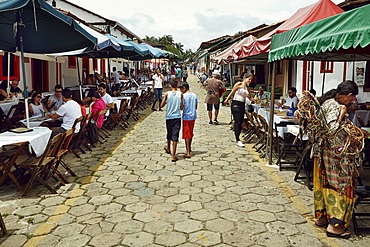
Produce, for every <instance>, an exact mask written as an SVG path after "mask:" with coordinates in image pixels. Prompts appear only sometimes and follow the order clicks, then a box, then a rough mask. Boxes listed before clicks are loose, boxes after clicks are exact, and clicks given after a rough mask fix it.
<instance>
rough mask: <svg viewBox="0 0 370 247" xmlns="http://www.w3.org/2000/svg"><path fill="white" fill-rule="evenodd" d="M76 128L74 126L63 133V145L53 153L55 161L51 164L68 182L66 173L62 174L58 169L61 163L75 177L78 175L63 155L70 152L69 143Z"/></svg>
mask: <svg viewBox="0 0 370 247" xmlns="http://www.w3.org/2000/svg"><path fill="white" fill-rule="evenodd" d="M74 131H75V128H72V129H70V130H68V131H66V132H65V133H64V134H63V135H64V136H63V138H62V141H60V142H61V145H60V147H59V148H57V149H55V150H54V153H53V154H51V155H52V156H53V157H55V162H53V163H52V164H51V169H52V170H53V171H54V172H55V173H56V174H57V175H58V176H59V178H60V179H61V180H62V181H63V182H64V183H68V180H67V179H66V178H65V174H64V175H63V174H61V173H60V172H59V170H58V166H59V164H60V165H61V166H62V167H63V168H64V169H65V170H66V171H67V172H68V173H69V174H71V175H72V176H73V177H75V176H76V174H75V173H74V172H73V171H72V170H71V169H70V168H69V167H68V166H67V164H66V163H65V162H64V161H63V159H62V157H63V155H65V154H66V153H67V152H68V148H69V145H70V143H71V140H72V138H73V134H74Z"/></svg>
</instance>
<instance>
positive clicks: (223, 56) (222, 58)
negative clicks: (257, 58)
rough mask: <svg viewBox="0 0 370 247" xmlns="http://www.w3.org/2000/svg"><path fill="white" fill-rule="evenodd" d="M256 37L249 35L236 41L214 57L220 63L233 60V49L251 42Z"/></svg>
mask: <svg viewBox="0 0 370 247" xmlns="http://www.w3.org/2000/svg"><path fill="white" fill-rule="evenodd" d="M255 39H256V38H255V37H254V36H253V35H249V36H247V37H245V38H243V39H242V40H240V41H238V42H235V43H234V44H232V45H230V46H229V47H228V48H226V49H225V50H224V51H223V52H221V53H220V54H218V55H217V56H215V57H214V58H213V60H215V61H216V62H217V63H218V64H221V63H226V62H230V60H232V56H233V49H234V48H235V49H237V47H242V46H243V45H246V44H249V43H251V42H253V41H254V40H255Z"/></svg>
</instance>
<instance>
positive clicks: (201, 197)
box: [191, 193, 215, 202]
mask: <svg viewBox="0 0 370 247" xmlns="http://www.w3.org/2000/svg"><path fill="white" fill-rule="evenodd" d="M214 199H215V196H214V195H210V194H207V193H197V194H193V195H191V200H193V201H199V202H210V201H213V200H214Z"/></svg>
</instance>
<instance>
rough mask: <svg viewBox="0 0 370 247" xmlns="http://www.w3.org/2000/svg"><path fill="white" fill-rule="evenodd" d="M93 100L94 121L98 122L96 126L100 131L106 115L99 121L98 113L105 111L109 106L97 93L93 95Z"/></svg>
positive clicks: (100, 117)
mask: <svg viewBox="0 0 370 247" xmlns="http://www.w3.org/2000/svg"><path fill="white" fill-rule="evenodd" d="M91 99H92V100H93V102H92V103H91V104H90V111H91V112H93V113H94V116H93V119H94V120H95V121H96V126H97V127H98V128H99V129H100V128H101V127H102V126H103V123H104V114H102V115H100V116H99V119H98V112H100V111H102V110H105V109H106V108H107V106H106V104H105V102H104V100H103V99H102V98H101V96H100V94H99V93H98V92H97V91H94V92H93V93H92V94H91Z"/></svg>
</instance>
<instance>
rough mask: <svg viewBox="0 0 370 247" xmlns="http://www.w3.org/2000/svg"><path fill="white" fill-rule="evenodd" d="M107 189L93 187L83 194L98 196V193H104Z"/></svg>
mask: <svg viewBox="0 0 370 247" xmlns="http://www.w3.org/2000/svg"><path fill="white" fill-rule="evenodd" d="M107 192H108V189H106V188H95V189H89V190H88V191H87V192H86V193H85V195H86V196H98V195H105V194H107Z"/></svg>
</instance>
